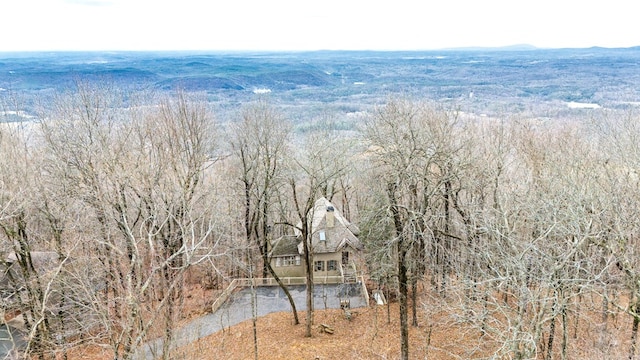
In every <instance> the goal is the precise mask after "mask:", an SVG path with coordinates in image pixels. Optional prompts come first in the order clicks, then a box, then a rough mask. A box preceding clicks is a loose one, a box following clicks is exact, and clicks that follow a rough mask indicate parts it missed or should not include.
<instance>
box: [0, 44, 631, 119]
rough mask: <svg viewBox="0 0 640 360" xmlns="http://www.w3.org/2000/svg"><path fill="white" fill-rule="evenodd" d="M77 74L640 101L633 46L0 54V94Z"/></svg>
mask: <svg viewBox="0 0 640 360" xmlns="http://www.w3.org/2000/svg"><path fill="white" fill-rule="evenodd" d="M79 80H82V81H89V82H91V81H100V82H108V83H111V84H113V85H115V86H119V87H126V88H129V89H146V90H152V91H157V92H165V91H174V90H175V89H178V88H180V89H184V90H186V91H191V92H199V93H204V94H207V96H208V97H209V99H210V100H211V101H212V102H213V103H216V104H218V106H219V107H220V108H222V109H230V108H237V106H238V105H240V104H242V103H244V102H246V101H250V100H251V99H255V98H256V97H257V96H265V94H268V96H269V97H271V98H272V99H274V101H277V102H278V103H281V104H286V105H291V106H308V107H310V108H312V109H315V110H314V111H320V110H317V108H318V107H319V106H325V107H326V108H332V109H336V110H335V111H337V112H338V113H345V112H346V113H348V112H355V111H361V110H364V109H367V108H369V107H370V106H373V105H375V104H379V103H382V102H384V101H386V99H388V98H389V97H390V96H409V97H413V98H425V99H430V100H433V101H437V102H441V103H446V104H450V105H451V106H458V107H462V108H464V109H465V110H468V111H474V112H478V113H487V114H493V113H500V112H505V111H508V112H513V111H529V112H533V113H536V112H537V111H538V109H540V110H541V109H543V108H545V109H546V110H545V111H547V112H548V107H549V106H551V105H554V106H556V105H558V104H562V103H565V102H578V103H597V104H599V105H600V106H603V107H609V108H624V107H628V106H632V105H630V104H635V103H640V47H634V48H620V49H608V48H588V49H539V48H535V47H533V46H531V45H514V46H509V47H502V48H458V49H447V50H439V51H388V52H385V51H315V52H209V53H196V52H61V53H0V96H3V94H4V95H5V96H6V94H7V93H14V94H15V93H19V94H21V96H23V97H26V98H35V97H36V96H38V97H46V96H48V95H51V94H53V93H55V92H58V91H63V90H67V89H71V88H73V86H74V84H75V82H77V81H79ZM30 103H31V102H30V101H25V104H27V106H28V104H30ZM20 110H26V111H27V112H29V111H30V109H28V108H27V109H20ZM308 113H309V112H308ZM310 113H311V114H313V111H312V112H310Z"/></svg>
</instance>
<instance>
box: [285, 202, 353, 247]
mask: <svg viewBox="0 0 640 360" xmlns="http://www.w3.org/2000/svg"><path fill="white" fill-rule="evenodd" d="M329 209H333V210H332V211H329ZM311 211H312V212H313V220H312V223H311V229H312V232H313V233H312V236H311V244H312V247H313V252H314V253H317V254H319V253H333V252H338V251H341V250H342V249H343V248H344V247H345V246H350V247H352V248H353V249H356V250H360V249H362V247H363V246H362V243H361V242H360V240H359V239H358V237H357V236H356V235H357V234H358V233H359V229H358V227H357V226H355V225H353V224H351V223H350V222H349V221H348V220H347V219H345V218H344V217H343V216H342V214H341V213H340V212H339V211H338V210H337V209H336V207H335V206H334V205H333V204H332V203H331V202H330V201H329V200H327V199H326V198H324V197H322V198H320V199H318V200H317V201H316V202H315V204H314V207H313V209H312V210H311ZM328 213H333V217H334V226H333V227H328V226H327V225H328V224H327V214H328ZM298 225H301V224H298ZM321 232H324V240H321V238H320V233H321ZM298 234H299V232H298ZM298 250H299V253H302V243H300V244H298Z"/></svg>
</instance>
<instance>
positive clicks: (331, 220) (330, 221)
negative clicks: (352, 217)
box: [326, 206, 336, 228]
mask: <svg viewBox="0 0 640 360" xmlns="http://www.w3.org/2000/svg"><path fill="white" fill-rule="evenodd" d="M334 210H335V209H334V208H333V206H327V215H326V216H327V228H332V227H334V226H335V223H336V217H335V214H334Z"/></svg>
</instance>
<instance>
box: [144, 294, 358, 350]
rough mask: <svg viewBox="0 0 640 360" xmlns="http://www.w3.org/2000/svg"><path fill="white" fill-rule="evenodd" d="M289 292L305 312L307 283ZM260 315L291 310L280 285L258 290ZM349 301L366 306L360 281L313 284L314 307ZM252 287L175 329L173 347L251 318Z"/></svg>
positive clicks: (150, 346)
mask: <svg viewBox="0 0 640 360" xmlns="http://www.w3.org/2000/svg"><path fill="white" fill-rule="evenodd" d="M288 289H289V293H290V294H291V296H292V297H293V299H294V302H295V303H296V309H297V310H298V311H305V310H306V309H307V306H306V286H304V285H299V286H289V287H288ZM255 290H256V300H257V301H256V304H257V308H258V309H257V310H258V311H257V312H258V314H257V315H258V316H259V317H260V316H264V315H267V314H270V313H273V312H280V311H291V306H290V305H289V301H288V300H287V297H286V295H285V294H284V292H283V291H282V289H280V287H278V286H260V287H257V288H256V289H255ZM347 299H348V300H349V301H350V304H351V307H352V308H357V307H364V306H367V304H366V302H365V298H364V296H363V295H362V285H361V284H327V285H322V284H319V285H315V286H314V302H313V304H314V305H313V306H314V308H315V309H318V310H319V309H337V308H340V300H347ZM251 316H252V314H251V289H249V288H245V289H242V290H240V291H238V292H236V293H234V294H233V295H231V296H230V297H229V299H228V300H227V301H226V303H225V304H224V305H222V307H220V309H218V311H216V312H215V313H213V314H209V315H205V316H203V317H201V318H198V319H196V320H194V321H192V322H191V323H189V324H187V325H185V326H184V327H182V328H180V329H177V330H176V331H175V332H174V344H173V347H174V348H177V347H181V346H184V345H187V344H190V343H192V342H194V341H195V340H197V339H199V338H202V337H205V336H208V335H210V334H213V333H215V332H217V331H220V330H222V329H224V328H228V327H230V326H233V325H236V324H238V323H240V322H242V321H245V320H249V319H251ZM161 350H162V339H157V340H155V341H152V342H149V343H147V344H146V345H145V346H144V349H141V350H140V351H139V352H138V354H136V356H135V358H136V359H147V360H152V359H154V356H153V355H154V354H159V353H160V352H161Z"/></svg>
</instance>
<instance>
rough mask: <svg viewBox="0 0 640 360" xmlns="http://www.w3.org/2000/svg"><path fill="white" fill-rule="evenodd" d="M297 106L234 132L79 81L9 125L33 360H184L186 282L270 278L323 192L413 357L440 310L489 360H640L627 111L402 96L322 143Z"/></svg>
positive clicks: (241, 111)
mask: <svg viewBox="0 0 640 360" xmlns="http://www.w3.org/2000/svg"><path fill="white" fill-rule="evenodd" d="M1 105H2V106H3V111H4V113H5V114H7V113H10V112H15V113H16V114H18V113H20V111H21V110H22V109H21V107H20V106H21V103H20V101H19V100H18V99H17V98H13V97H11V96H5V97H3V98H2V104H1ZM291 111H292V110H291V109H284V108H282V107H281V106H279V104H278V103H277V102H275V101H270V98H269V96H268V95H267V96H264V97H259V98H257V99H256V100H253V101H250V102H245V103H243V104H242V105H239V106H238V108H237V109H236V112H235V115H234V116H235V118H234V119H233V121H218V120H217V118H216V114H215V111H214V110H213V109H212V108H211V107H210V104H209V102H208V101H207V100H206V99H205V98H203V97H201V96H198V94H196V93H186V92H180V91H177V92H175V93H171V94H166V93H164V94H161V95H158V94H154V95H150V93H147V92H144V91H131V90H123V89H119V88H117V87H110V86H108V85H104V84H103V85H98V84H96V83H83V82H78V83H77V84H76V85H75V87H74V89H73V91H69V92H66V93H60V94H59V95H57V96H56V97H55V99H53V100H50V101H49V100H48V101H47V103H46V104H42V105H41V106H39V107H38V111H37V112H36V113H37V116H36V117H35V119H30V120H29V121H16V122H7V123H2V124H0V267H1V268H3V271H4V274H3V275H4V276H3V277H2V278H0V279H1V281H2V282H1V283H0V285H1V287H0V291H2V294H1V295H2V304H1V305H2V310H3V311H2V312H3V314H4V317H5V319H8V318H11V317H13V316H16V315H17V314H20V315H21V316H22V317H23V321H24V326H25V329H26V332H25V334H24V338H23V339H22V340H21V342H23V344H21V345H22V346H21V350H20V351H21V352H22V353H23V354H24V356H25V357H26V358H38V359H59V358H62V359H67V353H68V352H69V351H71V350H73V349H74V348H77V347H82V346H87V345H96V344H97V345H99V346H101V347H103V348H106V349H108V351H110V353H111V354H113V358H114V359H131V358H133V357H134V354H135V352H136V349H138V348H139V347H140V346H142V345H143V344H144V343H146V342H148V341H150V340H153V339H155V338H158V337H161V338H163V339H164V345H163V346H164V348H163V349H162V351H161V353H160V354H159V356H160V358H163V359H170V358H172V357H171V353H170V351H169V348H170V344H171V342H172V340H173V339H172V336H173V330H174V326H175V324H176V323H178V322H179V321H180V320H181V319H182V318H183V317H184V314H183V312H182V306H183V304H184V301H185V295H186V294H185V292H186V289H187V285H188V283H189V281H191V280H190V279H192V278H193V277H197V278H198V279H200V281H202V282H208V283H210V284H224V283H228V282H230V281H231V280H232V279H233V278H237V277H243V278H246V277H251V276H254V272H255V273H262V274H263V275H265V276H266V275H268V272H269V271H270V270H269V268H268V266H267V264H268V262H269V259H268V257H269V253H268V251H266V250H265V249H267V248H268V241H269V239H271V238H272V237H275V236H282V235H287V234H291V233H293V231H294V227H295V226H292V225H291V224H296V223H298V222H300V223H302V224H303V225H302V227H303V228H305V227H306V225H307V224H308V221H309V219H308V212H309V210H310V209H311V208H312V207H313V204H314V202H315V201H316V199H318V198H320V197H325V198H327V199H329V200H330V201H332V203H333V204H335V205H336V206H337V207H338V208H339V210H340V212H341V213H342V214H344V216H345V217H346V218H347V219H348V220H349V221H351V222H353V223H355V224H358V226H359V227H360V230H361V232H360V239H361V241H362V243H363V244H364V246H365V259H366V264H365V265H366V277H367V279H368V283H369V284H371V286H375V287H376V288H384V289H387V290H388V291H389V292H391V293H392V294H393V296H392V298H393V299H395V300H394V301H397V302H398V303H399V309H400V311H399V316H400V323H401V330H400V333H399V334H398V338H397V341H398V342H400V343H401V358H402V359H409V358H411V355H410V354H411V349H410V348H409V343H408V340H407V336H408V335H407V331H408V330H407V329H408V328H409V327H411V326H418V315H419V314H420V313H427V314H428V313H429V312H430V311H434V310H433V306H434V304H436V305H437V307H438V309H440V310H444V311H446V312H447V314H449V317H448V319H450V320H449V321H453V322H455V323H456V325H458V326H460V327H461V328H463V329H465V331H468V332H469V334H474V335H470V337H472V338H473V339H476V338H478V337H479V338H480V339H481V341H478V342H479V343H480V344H481V345H478V344H476V340H474V341H470V342H469V346H470V347H472V346H473V347H475V346H480V347H481V349H482V351H480V352H479V353H478V354H481V355H478V356H477V358H510V359H552V358H553V359H555V358H561V359H568V358H576V356H577V354H578V353H577V351H578V350H577V347H580V351H582V352H581V353H580V354H584V353H588V354H590V356H591V357H592V358H603V357H609V358H629V359H634V358H637V356H638V352H639V351H638V344H637V336H638V327H639V324H640V259H639V257H638V252H637V251H636V250H640V243H639V239H638V234H639V233H640V213H639V207H638V205H637V204H638V201H639V200H640V198H639V197H640V192H639V191H638V186H639V185H640V176H639V174H638V171H640V170H639V169H640V121H639V120H640V118H639V117H638V115H637V114H635V113H634V112H633V111H632V110H630V109H613V110H612V109H604V108H603V109H593V110H589V111H583V112H581V116H579V117H574V118H571V119H550V118H537V117H527V116H519V115H517V114H513V113H505V114H503V115H497V116H479V115H474V114H473V113H467V112H463V111H460V110H459V109H458V108H456V107H455V106H451V105H450V104H446V105H443V104H439V103H437V102H435V101H432V100H427V99H420V98H415V97H391V98H389V99H388V100H387V101H385V102H383V103H380V104H378V105H376V106H372V107H371V108H370V109H369V110H367V111H363V112H361V113H359V115H358V118H357V121H355V122H354V123H355V124H356V125H355V126H354V128H350V129H348V130H345V129H343V128H342V127H341V126H340V121H338V120H337V119H335V118H332V117H331V116H324V117H319V118H317V119H315V120H314V123H313V126H312V127H309V128H307V129H305V131H300V128H299V127H296V124H295V123H294V122H293V121H292V119H291V118H290V117H289V116H287V114H290V113H291ZM293 111H295V109H294V110H293ZM634 194H635V195H634ZM302 230H303V233H304V231H310V230H309V229H306V230H304V229H302ZM255 276H259V275H255ZM211 286H219V285H211ZM425 298H429V299H430V300H429V304H430V305H429V306H428V307H427V306H425V305H424V304H425V301H424V299H425ZM310 321H311V320H310V318H309V317H308V318H307V326H309V324H310ZM614 324H615V325H614ZM619 324H622V325H620V326H622V329H624V336H623V337H621V338H620V337H618V335H619V334H618V333H617V332H613V331H611V329H612V328H613V327H614V326H618V325H619ZM582 329H589V332H590V334H591V336H592V337H593V339H592V340H593V342H588V345H584V343H583V342H580V339H578V338H577V335H576V334H577V333H578V331H579V330H580V331H583V330H582ZM585 346H588V348H585ZM469 354H470V355H468V357H470V358H474V355H473V352H470V353H469Z"/></svg>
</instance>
